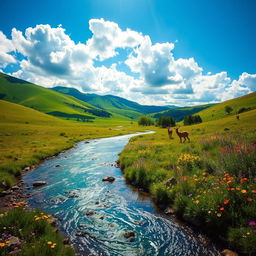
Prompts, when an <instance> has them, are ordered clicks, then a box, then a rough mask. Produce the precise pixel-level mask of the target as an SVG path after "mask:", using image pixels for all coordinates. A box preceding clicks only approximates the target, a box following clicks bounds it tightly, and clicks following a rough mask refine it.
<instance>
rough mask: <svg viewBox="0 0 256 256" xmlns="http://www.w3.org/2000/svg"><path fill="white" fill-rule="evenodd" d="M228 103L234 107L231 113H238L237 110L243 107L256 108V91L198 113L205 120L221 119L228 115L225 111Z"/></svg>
mask: <svg viewBox="0 0 256 256" xmlns="http://www.w3.org/2000/svg"><path fill="white" fill-rule="evenodd" d="M227 105H228V106H231V107H232V108H233V111H232V113H231V115H234V114H236V112H237V111H238V110H239V109H241V108H243V107H245V108H249V107H250V108H252V109H255V108H256V92H253V93H250V94H247V95H245V96H242V97H239V98H235V99H232V100H228V101H225V102H222V103H220V104H217V105H215V106H213V107H210V108H208V109H205V110H202V111H201V112H199V113H198V114H199V115H200V116H201V118H202V120H203V121H204V122H205V121H209V120H216V119H220V118H223V117H226V116H227V113H226V112H225V106H227Z"/></svg>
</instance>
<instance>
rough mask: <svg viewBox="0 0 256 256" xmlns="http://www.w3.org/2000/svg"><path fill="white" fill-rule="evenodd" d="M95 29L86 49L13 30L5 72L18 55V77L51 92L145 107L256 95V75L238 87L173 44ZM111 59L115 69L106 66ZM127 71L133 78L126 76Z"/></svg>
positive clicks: (3, 43)
mask: <svg viewBox="0 0 256 256" xmlns="http://www.w3.org/2000/svg"><path fill="white" fill-rule="evenodd" d="M89 29H90V31H91V32H92V37H91V38H88V39H87V40H86V39H85V40H84V43H82V42H79V43H75V42H74V41H73V40H72V39H71V37H70V36H69V35H68V34H67V33H66V31H65V29H64V28H62V26H58V27H56V28H53V27H51V26H50V25H37V26H36V27H34V28H31V27H29V28H27V29H26V30H25V32H24V33H22V32H21V31H19V30H17V29H15V28H13V30H12V38H11V39H8V38H7V37H6V36H5V35H4V34H3V33H2V32H1V31H0V68H3V71H4V68H5V67H6V66H7V65H8V64H9V63H15V62H17V60H16V58H15V55H14V52H15V51H16V52H18V53H20V54H22V55H23V56H24V58H23V59H21V60H19V66H20V69H19V70H18V71H17V72H15V73H13V75H14V76H17V77H20V78H23V79H25V80H28V81H30V82H34V83H36V84H39V85H42V86H46V87H52V86H57V85H62V86H73V87H76V88H78V89H81V90H84V91H86V92H95V93H99V94H114V95H118V96H121V97H125V98H128V99H132V100H135V101H139V102H140V103H144V104H161V105H164V104H176V105H193V104H199V103H207V102H218V101H221V100H226V99H230V98H233V97H237V96H241V95H244V94H246V93H249V92H252V91H255V90H256V74H248V73H242V74H241V75H240V77H239V78H238V80H233V81H232V80H231V78H230V77H228V74H227V72H224V71H223V72H219V73H216V74H211V73H210V72H208V73H207V74H204V70H203V68H202V67H200V66H199V65H198V63H197V62H196V60H195V59H194V58H188V59H184V58H179V59H175V56H174V54H173V49H174V47H175V45H174V44H173V43H171V42H165V43H155V44H153V43H152V41H151V39H150V37H149V36H148V35H143V34H142V33H140V32H137V31H133V30H131V29H125V30H122V29H121V28H120V27H119V25H118V24H117V23H114V22H111V21H105V20H104V19H91V20H90V21H89ZM120 49H126V50H127V51H123V52H121V51H120ZM119 54H121V55H122V58H123V59H124V60H123V61H121V62H120V59H118V58H116V56H117V55H119ZM106 59H109V60H110V63H112V65H110V67H107V66H105V65H104V61H105V60H106ZM117 59H118V60H117ZM124 66H126V69H122V68H124ZM127 67H128V68H129V69H130V72H129V74H128V73H127V72H125V71H121V70H127Z"/></svg>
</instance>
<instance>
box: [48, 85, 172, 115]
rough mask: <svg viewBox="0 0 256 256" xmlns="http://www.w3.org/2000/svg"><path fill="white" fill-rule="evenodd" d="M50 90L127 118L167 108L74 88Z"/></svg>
mask: <svg viewBox="0 0 256 256" xmlns="http://www.w3.org/2000/svg"><path fill="white" fill-rule="evenodd" d="M52 90H54V91H57V92H60V93H63V94H66V95H71V96H73V97H75V98H77V99H79V100H82V101H84V102H87V103H89V104H91V105H94V106H96V107H99V108H102V109H105V110H107V111H109V112H112V113H115V114H118V115H121V116H126V117H129V118H136V117H138V116H141V115H142V114H149V113H155V112H160V111H163V110H167V109H169V107H166V106H147V105H140V104H138V103H136V102H133V101H130V100H126V99H124V98H121V97H117V96H113V95H104V96H100V95H97V94H89V93H82V92H80V91H78V90H77V89H74V88H67V87H54V88H52ZM172 107H173V106H172Z"/></svg>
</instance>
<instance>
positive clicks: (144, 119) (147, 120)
mask: <svg viewBox="0 0 256 256" xmlns="http://www.w3.org/2000/svg"><path fill="white" fill-rule="evenodd" d="M138 124H139V125H143V126H150V125H154V121H153V120H152V119H151V118H149V117H147V116H142V117H140V118H139V120H138Z"/></svg>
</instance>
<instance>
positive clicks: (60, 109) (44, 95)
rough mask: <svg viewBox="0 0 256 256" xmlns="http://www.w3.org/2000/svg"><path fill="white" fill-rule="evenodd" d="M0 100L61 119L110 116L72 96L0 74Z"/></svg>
mask: <svg viewBox="0 0 256 256" xmlns="http://www.w3.org/2000/svg"><path fill="white" fill-rule="evenodd" d="M0 99H3V100H7V101H10V102H13V103H17V104H20V105H24V106H27V107H30V108H33V109H36V110H38V111H41V112H44V113H47V114H50V115H53V116H58V117H62V118H79V119H87V120H89V119H95V117H110V116H111V114H110V113H108V112H107V111H105V110H102V109H99V108H97V107H95V106H92V105H90V104H89V103H86V102H83V101H80V100H78V99H76V98H73V97H72V96H68V95H63V94H61V93H58V92H55V91H52V90H50V89H47V88H44V87H41V86H38V85H35V84H32V83H29V82H26V81H24V80H21V79H17V78H15V77H12V76H8V75H6V74H2V73H0Z"/></svg>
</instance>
